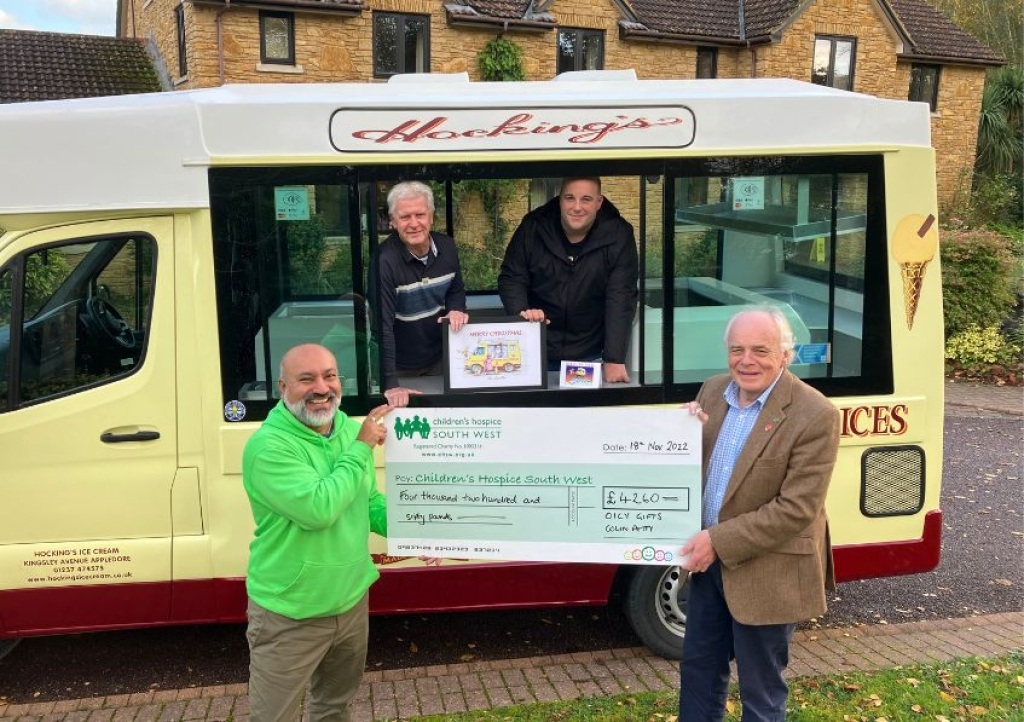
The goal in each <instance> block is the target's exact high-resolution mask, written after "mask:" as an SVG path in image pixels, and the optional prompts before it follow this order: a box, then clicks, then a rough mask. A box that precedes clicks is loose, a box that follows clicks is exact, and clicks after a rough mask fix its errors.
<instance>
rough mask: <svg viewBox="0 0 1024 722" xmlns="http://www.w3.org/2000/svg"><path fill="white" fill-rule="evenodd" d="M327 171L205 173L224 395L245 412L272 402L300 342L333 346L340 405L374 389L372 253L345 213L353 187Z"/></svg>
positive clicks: (262, 411) (260, 414) (259, 412)
mask: <svg viewBox="0 0 1024 722" xmlns="http://www.w3.org/2000/svg"><path fill="white" fill-rule="evenodd" d="M330 176H331V174H330V173H328V172H326V171H320V172H316V171H312V172H310V171H306V172H305V173H295V174H292V175H289V174H288V173H285V172H281V171H272V170H263V171H261V170H251V169H239V170H231V169H219V170H217V171H211V173H210V184H211V191H212V195H211V213H212V216H213V234H214V265H215V270H216V273H217V318H218V327H219V331H220V355H221V376H222V383H223V393H224V401H225V403H231V402H241V403H242V404H244V406H245V408H246V416H245V418H246V420H254V419H256V420H258V419H261V418H264V417H265V416H266V413H267V412H268V411H269V410H270V408H271V406H273V404H275V403H276V402H277V399H278V395H279V394H278V390H277V383H276V382H277V377H278V369H279V366H280V363H281V358H282V357H283V356H284V353H285V351H287V350H288V349H289V348H291V347H292V346H295V345H296V344H300V343H319V344H323V345H324V346H326V347H327V348H329V349H331V351H332V352H333V353H334V355H335V357H336V358H337V361H338V371H339V374H340V375H341V377H342V389H343V394H342V408H343V409H344V410H345V411H347V412H352V410H353V409H354V408H358V405H359V404H365V398H366V396H367V395H368V394H370V393H376V392H377V391H378V388H379V383H378V380H377V368H378V363H377V349H376V345H375V344H374V343H373V342H372V340H371V339H369V334H368V333H367V329H368V316H367V314H368V309H367V304H366V300H365V299H366V292H365V290H364V288H363V281H362V278H361V274H360V273H359V270H360V269H363V268H365V267H366V266H367V265H368V263H369V251H368V249H367V247H366V246H360V245H359V240H360V234H361V232H362V230H364V229H363V228H361V224H360V223H359V220H358V219H357V218H355V217H354V216H353V214H352V213H351V212H350V208H351V207H352V206H353V205H355V204H354V202H353V199H352V194H353V193H354V192H355V189H354V187H353V186H352V185H351V184H348V183H337V182H331V180H332V179H331V178H330ZM354 248H356V249H358V250H356V251H355V253H354V252H353V249H354ZM361 399H362V400H361Z"/></svg>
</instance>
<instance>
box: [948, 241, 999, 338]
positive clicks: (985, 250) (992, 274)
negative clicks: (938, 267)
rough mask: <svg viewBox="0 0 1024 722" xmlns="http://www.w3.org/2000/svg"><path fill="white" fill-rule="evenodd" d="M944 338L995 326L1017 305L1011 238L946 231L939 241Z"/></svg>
mask: <svg viewBox="0 0 1024 722" xmlns="http://www.w3.org/2000/svg"><path fill="white" fill-rule="evenodd" d="M941 256H942V286H943V298H942V308H943V312H944V314H945V317H946V338H947V339H949V338H951V337H953V336H955V335H957V334H959V333H962V332H964V331H966V330H967V329H968V328H970V327H971V326H972V325H973V326H978V327H980V328H988V327H990V326H992V327H997V326H998V325H999V324H1000V323H1001V322H1002V321H1003V320H1004V319H1005V318H1006V317H1007V316H1009V315H1010V310H1011V309H1012V308H1013V306H1014V305H1015V303H1016V297H1015V293H1014V292H1015V289H1014V263H1013V256H1012V254H1011V245H1010V239H1009V238H1007V237H1006V236H1004V235H1002V234H999V233H996V232H995V231H989V230H977V229H976V230H963V231H957V230H951V229H946V231H945V232H944V234H943V239H942V248H941Z"/></svg>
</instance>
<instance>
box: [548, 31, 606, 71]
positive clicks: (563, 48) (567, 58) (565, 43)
mask: <svg viewBox="0 0 1024 722" xmlns="http://www.w3.org/2000/svg"><path fill="white" fill-rule="evenodd" d="M602 68H604V32H603V31H601V30H580V29H578V28H566V29H561V30H559V31H558V72H559V73H565V72H568V71H570V70H601V69H602Z"/></svg>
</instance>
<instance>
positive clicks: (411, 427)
mask: <svg viewBox="0 0 1024 722" xmlns="http://www.w3.org/2000/svg"><path fill="white" fill-rule="evenodd" d="M416 436H419V437H420V438H421V439H429V438H430V422H429V421H427V419H426V417H424V418H422V419H421V418H420V417H419V415H418V414H417V415H416V416H413V417H412V418H411V419H410V418H409V417H408V416H406V417H402V416H396V417H395V438H397V439H398V440H402V439H412V438H415V437H416Z"/></svg>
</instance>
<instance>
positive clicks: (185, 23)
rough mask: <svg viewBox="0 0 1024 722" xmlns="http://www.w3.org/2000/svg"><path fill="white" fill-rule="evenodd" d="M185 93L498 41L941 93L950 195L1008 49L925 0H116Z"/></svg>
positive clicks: (530, 55) (937, 134)
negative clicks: (994, 71) (992, 45)
mask: <svg viewBox="0 0 1024 722" xmlns="http://www.w3.org/2000/svg"><path fill="white" fill-rule="evenodd" d="M117 12H118V23H117V27H118V34H119V35H120V36H121V37H128V38H139V39H145V40H146V41H147V42H149V43H151V44H152V46H153V47H154V48H155V50H156V53H157V55H158V56H159V57H160V58H161V59H162V62H163V64H164V65H165V68H166V72H167V74H168V75H169V77H170V78H171V80H172V83H173V85H174V87H175V88H178V89H185V88H200V87H208V86H215V85H220V84H223V83H229V82H246V83H253V82H328V81H335V82H336V81H374V80H383V79H386V78H387V77H388V76H390V75H393V74H395V73H399V72H435V73H437V72H463V71H465V72H468V73H469V75H470V76H471V77H474V78H479V70H478V68H477V55H478V53H479V52H480V51H481V49H482V48H483V47H484V45H485V44H486V43H487V42H488V41H489V40H491V39H492V38H494V37H497V36H503V37H506V38H508V39H510V40H512V41H514V42H515V43H517V44H518V45H519V46H520V47H521V48H522V49H523V55H524V59H525V69H526V77H527V78H528V79H531V80H542V79H547V78H551V77H553V76H554V75H556V74H557V73H559V72H562V71H566V70H580V69H602V68H603V69H618V68H634V69H635V70H636V72H637V75H638V76H639V77H641V78H668V77H673V78H714V77H720V78H738V77H785V78H795V79H799V80H809V81H812V82H815V83H820V84H825V85H831V86H834V87H837V88H842V89H846V90H852V91H856V92H860V93H867V94H871V95H876V96H880V97H886V98H908V99H910V100H916V101H921V102H927V103H929V104H930V105H931V108H932V142H933V145H934V146H935V149H936V152H937V154H938V157H939V162H938V163H937V166H938V178H937V181H938V189H939V190H938V192H939V197H940V200H949V199H951V198H952V197H953V196H954V194H955V193H956V191H957V190H958V189H959V188H962V187H966V186H967V185H968V184H969V182H970V173H971V169H972V167H973V163H974V153H975V146H976V141H977V120H976V119H977V118H978V114H979V110H980V107H981V97H982V89H983V86H984V82H985V71H986V69H987V68H989V67H992V66H996V65H1000V64H1002V59H1001V58H1000V57H999V56H998V55H996V54H995V53H994V52H992V51H991V50H990V49H988V48H987V47H985V46H984V45H982V44H981V43H980V42H978V41H977V40H976V39H975V38H973V37H971V36H970V35H968V34H967V33H965V32H964V31H962V30H960V29H959V28H958V27H956V26H955V25H953V24H952V23H951V22H950V21H949V20H948V19H947V18H946V17H945V16H943V15H942V14H941V13H940V12H939V11H937V10H936V9H935V8H933V7H932V6H931V5H929V4H928V3H927V2H925V0H690V1H687V2H680V1H679V0H576V1H575V2H570V0H448V1H447V2H445V0H118V8H117Z"/></svg>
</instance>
